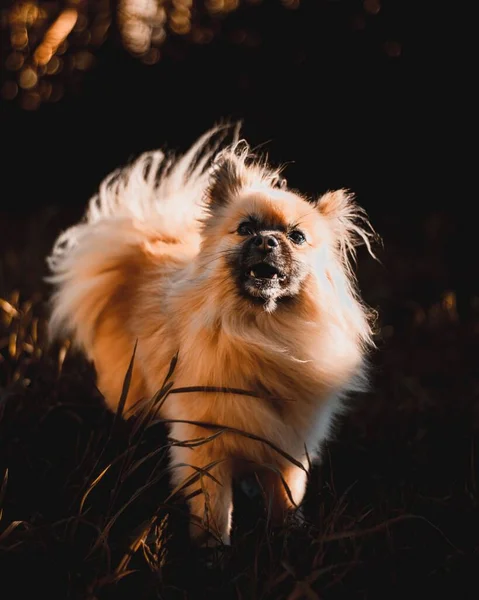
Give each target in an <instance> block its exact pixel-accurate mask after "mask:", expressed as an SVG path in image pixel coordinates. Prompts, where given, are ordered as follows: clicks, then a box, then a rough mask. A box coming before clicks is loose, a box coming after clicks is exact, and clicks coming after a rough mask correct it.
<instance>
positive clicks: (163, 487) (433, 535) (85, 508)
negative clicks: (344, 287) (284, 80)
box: [0, 211, 479, 600]
mask: <svg viewBox="0 0 479 600" xmlns="http://www.w3.org/2000/svg"><path fill="white" fill-rule="evenodd" d="M52 223H53V225H52ZM57 225H58V223H55V219H54V218H53V220H52V217H51V215H49V216H48V215H47V216H46V217H45V219H44V220H43V221H42V219H40V218H38V215H37V216H35V217H34V218H33V217H32V219H28V218H26V217H17V218H16V220H13V218H12V219H10V220H9V219H8V218H7V216H5V218H2V220H1V223H0V228H1V230H0V233H1V234H2V235H0V238H1V239H2V240H3V242H2V253H1V255H0V291H1V294H0V297H1V299H0V481H3V483H2V484H0V485H1V490H0V571H1V574H0V581H2V585H3V587H4V590H9V591H8V592H7V593H6V595H3V597H4V598H8V600H13V599H17V598H19V599H20V598H22V599H23V598H31V597H33V594H35V596H38V597H40V596H42V595H47V596H48V597H49V598H62V599H66V598H74V599H77V598H78V599H90V600H93V599H94V598H96V599H99V600H100V599H110V598H112V599H118V598H135V599H139V598H141V599H150V598H152V599H153V598H166V599H169V598H173V599H176V598H192V599H196V598H211V599H213V598H218V599H220V598H221V599H223V598H225V599H229V598H235V599H238V600H239V599H246V600H250V599H251V600H253V599H255V600H256V599H258V600H259V599H268V600H273V599H274V600H279V599H285V600H286V599H287V600H299V599H302V598H305V599H313V598H314V599H316V598H321V599H330V598H331V599H333V598H334V599H336V598H341V599H344V598H347V599H348V600H352V599H356V598H358V599H359V598H361V599H372V598H378V599H379V598H381V599H388V600H392V599H394V598H401V599H402V598H411V597H421V598H433V597H438V596H439V597H442V596H444V597H445V596H446V595H447V596H448V597H449V598H454V599H466V598H473V597H474V598H476V597H478V596H477V594H478V590H479V585H478V583H477V577H476V573H477V569H478V567H479V491H478V479H479V478H478V465H479V456H478V449H479V401H478V391H479V371H478V369H477V357H478V350H479V299H478V298H477V297H475V296H474V294H473V293H472V291H471V289H472V288H471V287H470V286H469V285H468V284H467V281H466V280H464V281H463V280H461V279H460V278H458V277H455V275H454V273H453V264H452V263H453V261H451V260H450V257H447V256H446V255H447V252H446V251H447V249H448V248H449V247H450V245H451V244H453V245H454V243H455V242H453V239H454V238H452V237H451V236H452V233H451V227H454V224H451V221H450V219H449V217H448V216H447V215H444V214H441V213H440V212H438V213H435V212H432V211H431V212H430V213H428V214H427V215H425V216H424V218H422V220H419V221H417V222H416V224H415V225H414V227H413V226H411V228H410V229H409V230H407V231H404V226H403V222H398V223H395V222H393V221H390V222H388V220H387V219H384V220H383V222H382V227H383V230H382V231H381V234H382V236H383V239H384V248H383V249H382V250H381V249H380V251H379V258H380V259H381V262H374V261H372V260H371V259H369V258H368V257H367V255H366V254H365V253H364V254H363V253H361V254H360V260H359V280H360V284H361V289H362V290H363V293H364V295H365V298H366V300H367V301H368V303H369V304H371V305H372V306H373V307H374V308H376V309H377V310H378V314H379V318H378V327H377V329H378V334H377V350H376V351H375V352H374V353H373V355H372V363H373V369H372V387H371V390H370V392H368V393H367V394H363V395H359V396H358V397H355V398H352V399H351V410H350V412H349V413H348V414H347V415H345V416H344V418H343V419H342V420H341V421H340V422H339V423H338V426H337V428H336V432H335V435H334V437H333V439H332V440H331V441H330V443H328V445H327V446H326V448H325V451H324V456H323V463H322V465H320V466H315V468H314V469H313V471H312V473H311V477H310V482H309V487H308V493H307V497H306V500H305V504H304V507H303V515H304V518H303V519H299V518H297V519H294V518H292V519H291V520H290V521H288V522H287V523H285V525H284V527H282V528H281V529H279V530H275V531H270V530H269V529H268V527H267V523H266V518H265V513H264V511H263V510H262V507H261V506H260V505H257V504H255V503H254V502H253V501H251V500H249V499H247V498H246V497H244V496H243V495H242V493H241V492H240V491H239V490H236V491H235V496H236V499H237V508H236V511H235V515H234V522H235V525H234V534H233V543H232V546H231V548H229V549H225V550H224V551H223V552H220V553H219V555H218V556H215V557H213V559H212V561H211V564H207V562H206V561H205V557H204V556H199V555H198V553H196V552H195V551H194V550H193V549H191V548H190V546H189V544H188V540H187V536H186V523H185V519H184V506H183V505H182V504H181V503H180V502H179V501H178V500H177V498H176V496H173V497H171V489H170V487H169V481H168V470H167V463H166V456H165V444H166V430H165V428H164V426H163V425H161V424H159V425H155V426H152V427H150V428H148V429H146V430H145V429H142V428H141V427H138V423H136V422H135V421H134V420H133V419H130V420H127V421H125V420H123V419H119V418H116V417H115V415H112V414H111V413H109V412H108V411H107V410H106V408H105V406H104V404H103V401H102V397H101V395H100V393H99V392H98V391H97V389H96V387H95V379H94V373H93V370H92V368H91V366H90V365H88V364H87V363H86V361H85V360H84V359H83V358H82V357H81V356H79V355H76V354H75V353H73V352H72V351H71V349H70V348H68V346H61V347H58V346H54V347H50V348H47V346H46V343H45V328H44V319H45V316H46V314H47V311H48V306H47V304H46V300H47V298H48V291H49V290H48V286H47V285H46V284H45V283H44V282H42V281H41V276H42V274H43V269H44V256H45V254H46V252H47V251H48V248H49V244H50V243H51V239H52V235H53V233H54V230H55V228H56V226H57ZM471 265H472V261H471ZM462 267H463V270H464V269H465V270H466V271H467V268H466V267H464V265H462ZM456 284H457V285H456ZM461 286H462V287H461ZM172 379H174V372H173V375H172ZM148 531H149V533H148V535H143V534H145V532H148Z"/></svg>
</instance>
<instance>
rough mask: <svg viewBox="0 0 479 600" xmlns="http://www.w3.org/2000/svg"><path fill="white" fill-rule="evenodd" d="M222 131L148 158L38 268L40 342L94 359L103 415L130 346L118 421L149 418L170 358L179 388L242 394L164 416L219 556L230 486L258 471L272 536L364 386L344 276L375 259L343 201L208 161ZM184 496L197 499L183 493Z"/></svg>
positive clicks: (101, 196) (356, 301)
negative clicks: (42, 296) (44, 311)
mask: <svg viewBox="0 0 479 600" xmlns="http://www.w3.org/2000/svg"><path fill="white" fill-rule="evenodd" d="M230 131H231V129H230V128H228V127H217V128H215V129H213V130H211V131H209V132H207V133H206V134H205V135H203V136H202V137H201V138H200V139H199V140H198V141H197V142H196V144H195V145H194V146H193V147H192V148H191V150H190V151H189V152H188V153H187V154H185V155H184V156H182V157H180V158H179V159H174V158H172V157H168V156H165V155H164V154H163V153H162V152H150V153H146V154H144V155H142V156H140V158H138V159H137V160H136V162H134V163H133V164H132V165H129V166H127V167H125V168H124V169H121V170H119V171H116V172H115V173H113V174H112V175H111V176H109V177H108V178H107V179H106V180H105V181H104V182H103V183H102V185H101V186H100V190H99V193H98V195H97V196H95V197H94V198H93V199H92V200H91V202H90V205H89V208H88V211H87V213H86V216H85V218H84V220H83V221H82V222H81V223H80V224H78V225H76V226H74V227H71V228H70V229H68V230H67V231H66V232H65V233H63V234H62V235H60V237H59V238H58V240H57V242H56V244H55V246H54V248H53V251H52V253H51V256H50V257H49V258H48V263H49V267H50V270H51V273H52V275H51V277H50V278H49V279H50V281H51V282H52V283H53V284H54V286H55V293H54V295H53V298H52V314H51V320H50V332H51V336H52V338H53V337H65V336H71V337H72V339H73V341H74V342H75V343H76V345H77V347H79V348H81V349H82V350H83V351H84V352H85V353H86V355H87V356H88V358H89V359H91V360H92V361H93V363H94V365H95V368H96V372H97V375H98V386H99V388H100V390H101V391H102V393H103V394H104V396H105V399H106V402H107V404H108V406H109V407H110V408H111V409H112V410H115V409H116V408H117V405H118V402H119V399H120V395H121V389H122V384H123V380H124V377H125V373H126V371H127V369H128V365H129V363H130V360H131V357H132V353H133V349H134V346H135V342H137V351H136V357H135V362H134V368H133V375H132V382H131V386H130V389H129V394H128V398H127V404H126V409H127V410H128V409H130V411H131V410H140V409H141V408H145V407H147V406H148V401H149V399H151V398H152V396H153V395H154V394H155V392H156V391H157V390H158V389H159V388H161V386H162V385H163V382H164V380H165V377H166V375H167V372H168V369H169V366H170V363H171V360H172V358H173V357H174V356H175V355H176V354H177V353H178V362H177V365H176V368H175V371H174V375H173V378H174V387H175V388H180V387H181V388H184V387H188V386H214V387H225V388H230V389H231V388H235V389H240V390H246V391H248V392H250V393H251V395H239V394H237V393H232V391H230V392H224V391H199V392H196V393H194V394H192V393H186V392H185V393H176V394H171V395H169V396H168V397H167V399H166V401H165V402H164V404H163V405H162V406H161V410H160V417H161V418H164V419H168V420H171V428H170V436H171V439H172V440H173V444H172V446H171V451H170V452H171V466H172V479H173V481H172V485H173V486H177V485H181V483H182V482H183V481H185V480H186V479H187V478H188V477H190V476H191V475H192V474H194V473H197V472H198V468H200V469H201V468H205V467H207V468H208V469H209V473H210V474H211V475H212V476H213V477H209V476H206V475H204V476H202V477H201V478H200V482H198V481H196V482H195V483H194V484H193V485H191V486H190V487H188V488H187V489H186V490H185V493H186V494H188V495H189V496H190V499H189V506H190V510H191V515H192V521H191V535H192V537H193V538H194V539H195V540H197V541H198V542H204V541H205V537H207V536H205V532H209V533H210V534H212V536H214V537H215V538H216V539H219V540H222V541H223V542H224V543H228V542H229V536H230V528H231V515H232V508H233V507H232V481H233V478H238V477H242V476H243V475H245V474H248V473H250V472H252V471H253V472H255V473H256V474H257V475H258V477H259V480H260V481H261V485H262V487H263V489H264V492H265V495H266V500H267V502H268V503H269V505H270V506H271V514H272V517H273V520H274V521H276V522H277V521H280V520H281V519H282V518H283V517H284V515H285V513H286V512H287V511H288V510H290V509H291V508H294V506H295V505H298V504H299V503H300V502H301V500H302V498H303V495H304V492H305V487H306V482H307V470H308V460H309V458H311V459H315V458H317V457H318V454H319V452H320V449H321V444H322V442H324V440H325V439H326V438H327V436H328V434H329V431H330V426H331V422H332V419H333V417H334V415H335V414H337V413H338V411H340V410H341V408H342V399H343V398H344V397H345V395H347V393H348V392H351V391H357V390H362V389H364V388H365V386H366V384H367V376H366V362H365V359H366V354H367V351H368V348H369V347H371V346H372V341H371V318H370V314H369V313H368V311H367V310H366V308H365V307H364V306H363V304H362V302H361V300H360V298H359V295H358V293H357V289H356V283H355V278H354V275H353V272H352V270H351V266H350V258H351V255H353V254H354V248H355V246H356V245H357V244H358V243H366V245H367V246H368V248H369V250H370V247H369V238H370V237H371V236H372V234H373V232H372V229H371V228H370V226H369V223H368V221H367V218H366V216H365V213H364V212H363V211H362V209H361V208H359V207H358V206H357V205H356V204H355V203H354V202H353V200H352V198H351V196H349V195H348V194H347V193H346V192H344V191H342V190H339V191H336V192H330V193H327V194H325V195H324V196H323V197H321V198H319V199H318V200H315V201H312V200H308V199H306V198H304V197H302V196H300V195H299V194H298V193H296V192H293V191H290V190H288V189H287V187H286V186H285V182H284V180H282V178H281V177H280V173H279V171H277V170H272V169H270V168H269V167H268V166H267V165H266V164H264V163H263V162H261V161H259V160H258V159H256V158H254V157H252V156H251V155H250V153H249V149H248V146H247V145H246V143H245V142H238V141H237V140H236V141H234V142H233V143H232V144H231V145H230V146H227V147H226V148H225V149H223V150H220V149H219V148H220V145H222V144H224V142H225V139H226V135H227V134H228V133H229V132H230ZM140 401H142V402H140ZM188 421H190V423H189V422H188ZM191 422H206V423H214V424H217V425H224V426H226V427H230V428H235V429H237V430H241V431H243V432H246V433H247V434H252V435H253V436H257V437H260V438H263V439H264V440H266V441H267V442H269V443H270V444H272V445H274V446H276V447H278V448H279V449H281V450H282V451H284V452H285V453H287V454H288V455H290V456H291V457H293V458H294V459H295V461H296V464H293V463H292V462H291V461H290V460H288V459H287V458H286V457H284V456H283V454H281V453H279V452H278V451H277V449H276V448H274V447H272V445H270V444H268V443H266V442H262V441H261V440H257V439H252V438H251V437H246V436H244V435H242V434H241V433H238V432H232V431H225V432H223V433H222V434H221V435H218V436H217V437H215V438H214V439H212V440H211V441H209V442H207V443H204V444H200V445H197V446H195V447H187V446H185V445H181V443H182V442H187V441H188V440H195V439H198V438H202V437H205V436H209V435H211V434H212V433H213V432H212V431H211V430H208V429H207V428H205V427H204V426H201V424H197V423H191ZM216 461H218V462H216ZM211 463H213V465H211ZM268 466H269V468H268ZM301 466H302V468H301ZM213 478H214V479H213ZM283 480H284V483H285V484H286V486H285V485H284V483H283ZM195 486H196V487H197V488H201V490H202V493H199V494H196V495H191V492H194V491H195Z"/></svg>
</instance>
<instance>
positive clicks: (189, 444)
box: [170, 429, 226, 448]
mask: <svg viewBox="0 0 479 600" xmlns="http://www.w3.org/2000/svg"><path fill="white" fill-rule="evenodd" d="M225 431H226V429H220V430H219V431H217V432H216V433H213V434H211V435H209V436H207V437H202V438H195V439H192V440H186V441H185V442H180V441H179V440H175V439H173V438H170V439H171V445H172V446H181V447H182V448H195V447H197V446H203V445H204V444H207V443H208V442H211V441H213V440H215V439H216V438H218V437H220V436H221V435H223V433H225Z"/></svg>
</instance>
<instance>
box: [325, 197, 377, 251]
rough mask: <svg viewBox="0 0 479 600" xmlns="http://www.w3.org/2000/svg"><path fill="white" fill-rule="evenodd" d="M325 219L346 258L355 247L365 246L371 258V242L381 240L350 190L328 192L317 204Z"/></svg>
mask: <svg viewBox="0 0 479 600" xmlns="http://www.w3.org/2000/svg"><path fill="white" fill-rule="evenodd" d="M316 206H317V208H318V210H319V212H320V213H321V215H322V216H323V217H325V218H326V219H327V221H328V223H329V226H330V228H331V231H332V233H333V237H334V242H335V244H336V246H337V247H338V248H339V249H340V251H341V254H342V255H343V256H345V255H346V254H348V253H350V254H351V253H354V248H355V246H358V245H360V244H365V245H366V247H367V249H368V251H369V253H370V254H371V256H373V257H374V258H375V255H374V252H373V251H372V248H371V240H378V241H380V240H379V237H378V236H377V234H376V232H375V231H374V229H373V227H372V226H371V224H370V222H369V219H368V216H367V214H366V211H365V210H364V209H363V208H361V207H360V206H359V205H358V204H357V203H356V202H355V200H354V196H353V195H352V194H351V193H350V192H349V191H348V190H336V191H334V192H326V194H324V195H323V196H321V198H319V200H318V201H317V203H316Z"/></svg>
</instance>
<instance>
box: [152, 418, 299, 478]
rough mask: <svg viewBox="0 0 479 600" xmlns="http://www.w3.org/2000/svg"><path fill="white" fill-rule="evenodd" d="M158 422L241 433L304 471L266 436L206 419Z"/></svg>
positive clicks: (297, 462) (162, 420)
mask: <svg viewBox="0 0 479 600" xmlns="http://www.w3.org/2000/svg"><path fill="white" fill-rule="evenodd" d="M160 422H161V423H187V424H189V425H197V426H198V427H204V428H205V429H220V430H224V431H223V433H234V434H236V435H241V436H243V437H246V438H248V439H250V440H255V441H256V442H260V443H262V444H265V445H266V446H269V447H270V448H271V449H272V450H274V451H275V452H277V453H278V454H280V455H281V456H282V457H283V458H286V460H288V461H289V462H290V463H291V464H293V465H295V466H296V467H298V468H299V469H301V470H302V471H306V467H305V466H304V465H303V464H302V463H300V462H299V460H296V459H295V458H294V457H293V456H291V455H290V454H288V453H287V452H285V451H284V450H282V449H281V448H279V446H277V445H276V444H273V442H270V441H269V440H267V439H266V438H263V437H261V436H259V435H255V434H254V433H248V432H247V431H243V430H242V429H237V428H236V427H228V426H227V425H220V424H218V423H208V422H206V421H189V420H187V419H161V420H160Z"/></svg>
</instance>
